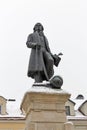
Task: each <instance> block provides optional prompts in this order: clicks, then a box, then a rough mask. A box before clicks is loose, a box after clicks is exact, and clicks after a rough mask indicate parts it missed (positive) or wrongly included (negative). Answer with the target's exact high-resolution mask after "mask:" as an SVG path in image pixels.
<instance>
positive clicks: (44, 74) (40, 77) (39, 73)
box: [26, 23, 62, 83]
mask: <svg viewBox="0 0 87 130" xmlns="http://www.w3.org/2000/svg"><path fill="white" fill-rule="evenodd" d="M33 30H34V32H33V33H32V34H30V35H29V36H28V39H27V42H26V45H27V47H28V48H32V50H31V55H30V61H29V66H28V77H32V78H34V79H35V82H37V83H39V82H42V81H44V80H46V81H49V79H50V78H51V77H52V76H53V74H54V69H53V65H55V66H58V64H59V62H60V60H61V58H60V57H59V56H60V55H62V53H59V54H58V55H56V54H55V55H53V54H52V53H51V51H50V48H49V43H48V40H47V38H46V36H45V35H44V32H43V31H44V28H43V26H42V24H41V23H37V24H35V26H34V28H33Z"/></svg>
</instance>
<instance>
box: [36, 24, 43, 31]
mask: <svg viewBox="0 0 87 130" xmlns="http://www.w3.org/2000/svg"><path fill="white" fill-rule="evenodd" d="M34 31H38V32H39V31H43V26H42V25H41V24H40V23H37V24H36V25H35V26H34Z"/></svg>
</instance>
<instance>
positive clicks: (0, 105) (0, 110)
mask: <svg viewBox="0 0 87 130" xmlns="http://www.w3.org/2000/svg"><path fill="white" fill-rule="evenodd" d="M0 114H1V105H0Z"/></svg>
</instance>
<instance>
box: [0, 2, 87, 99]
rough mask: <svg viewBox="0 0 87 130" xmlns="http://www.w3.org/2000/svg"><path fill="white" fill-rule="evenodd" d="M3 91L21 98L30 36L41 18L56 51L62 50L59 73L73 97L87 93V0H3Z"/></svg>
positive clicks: (27, 83) (25, 85)
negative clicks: (27, 44) (27, 41)
mask: <svg viewBox="0 0 87 130" xmlns="http://www.w3.org/2000/svg"><path fill="white" fill-rule="evenodd" d="M0 18H1V19H0V95H1V96H4V97H5V98H16V99H17V100H20V99H22V98H23V95H24V93H25V92H26V91H27V90H28V89H29V87H31V85H32V84H33V82H34V80H32V79H31V78H28V77H27V69H28V62H29V55H30V51H31V50H30V49H28V48H27V47H26V40H27V36H28V35H29V34H30V33H32V32H33V26H34V25H35V23H37V22H41V23H42V24H43V26H44V33H45V35H46V36H47V38H48V41H49V45H50V48H51V51H52V53H53V54H55V53H56V54H58V53H59V52H62V53H63V54H64V55H63V56H62V60H61V63H60V64H59V67H58V68H56V67H54V69H55V75H61V76H62V77H63V80H64V84H63V87H62V88H63V89H64V90H66V91H68V92H70V93H71V94H72V97H76V96H77V95H78V94H79V93H80V94H84V95H85V96H87V0H0Z"/></svg>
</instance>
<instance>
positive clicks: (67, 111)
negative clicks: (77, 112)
mask: <svg viewBox="0 0 87 130" xmlns="http://www.w3.org/2000/svg"><path fill="white" fill-rule="evenodd" d="M65 109H66V115H70V106H65Z"/></svg>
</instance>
